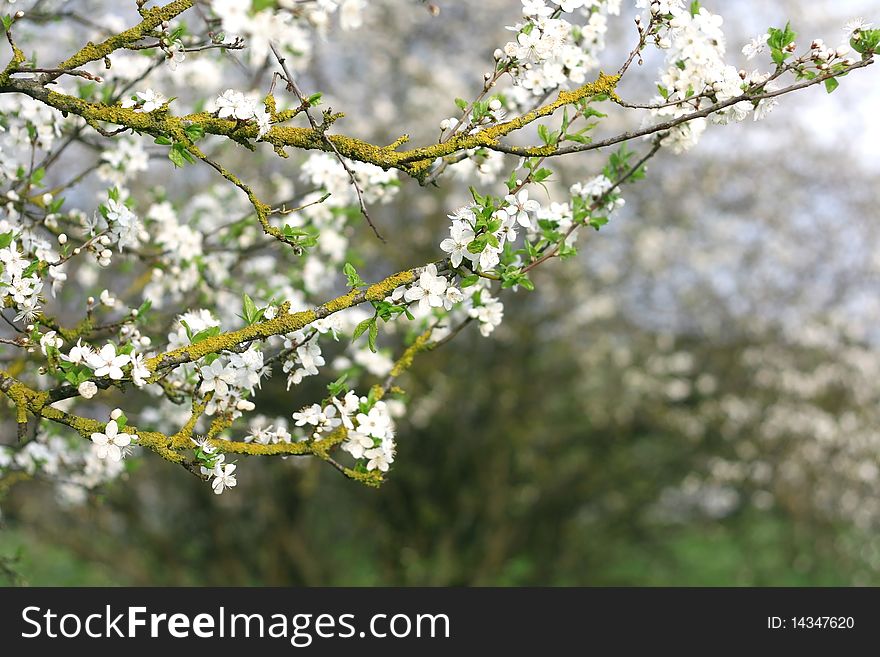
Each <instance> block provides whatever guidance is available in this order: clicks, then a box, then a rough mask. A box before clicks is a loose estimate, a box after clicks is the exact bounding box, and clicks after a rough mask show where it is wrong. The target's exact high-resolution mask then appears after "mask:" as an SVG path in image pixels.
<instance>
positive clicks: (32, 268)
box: [21, 260, 40, 278]
mask: <svg viewBox="0 0 880 657" xmlns="http://www.w3.org/2000/svg"><path fill="white" fill-rule="evenodd" d="M39 266H40V261H39V260H34V261H33V262H32V263H31V264H29V265H28V266H27V267H26V268H25V270H24V271H23V272H22V273H21V277H22V278H27V277H28V276H30V275H31V274H33V273H34V272H35V271H37V269H38V268H39Z"/></svg>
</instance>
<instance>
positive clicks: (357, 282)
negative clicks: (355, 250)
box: [342, 262, 366, 287]
mask: <svg viewBox="0 0 880 657" xmlns="http://www.w3.org/2000/svg"><path fill="white" fill-rule="evenodd" d="M342 273H343V274H345V278H346V279H347V281H348V287H360V286H361V285H366V282H365V281H364V279H362V278H361V277H360V275H359V274H358V273H357V270H356V269H355V268H354V265H353V264H351V263H350V262H346V263H345V266H343V268H342Z"/></svg>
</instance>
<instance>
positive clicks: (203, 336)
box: [190, 326, 220, 344]
mask: <svg viewBox="0 0 880 657" xmlns="http://www.w3.org/2000/svg"><path fill="white" fill-rule="evenodd" d="M217 335H220V327H219V326H209V327H208V328H206V329H204V330H202V331H199V332H198V333H196V334H195V335H194V336H192V337H191V338H190V342H192V343H193V344H198V343H199V342H202V341H203V340H207V339H208V338H213V337H214V336H217Z"/></svg>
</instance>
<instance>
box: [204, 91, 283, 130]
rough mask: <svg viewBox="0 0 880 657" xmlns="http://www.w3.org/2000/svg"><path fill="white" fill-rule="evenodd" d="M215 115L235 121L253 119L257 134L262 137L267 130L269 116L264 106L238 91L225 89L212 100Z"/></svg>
mask: <svg viewBox="0 0 880 657" xmlns="http://www.w3.org/2000/svg"><path fill="white" fill-rule="evenodd" d="M214 103H215V105H216V106H217V116H218V117H219V118H221V119H234V120H236V121H254V122H255V123H256V124H257V130H258V133H257V134H258V136H259V137H262V136H263V135H264V134H266V133H267V132H268V131H269V121H270V120H271V117H270V116H269V113H268V112H267V111H266V108H265V107H264V106H262V105H260V104H259V101H257V100H256V98H253V97H250V96H245V95H244V94H243V93H241V92H240V91H235V90H234V89H227V90H226V91H224V92H223V93H222V94H220V95H219V96H217V99H216V100H215V101H214Z"/></svg>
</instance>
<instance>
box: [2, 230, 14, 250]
mask: <svg viewBox="0 0 880 657" xmlns="http://www.w3.org/2000/svg"><path fill="white" fill-rule="evenodd" d="M10 244H12V231H11V230H10V231H8V232H5V233H0V249H5V248H6V247H7V246H9V245H10Z"/></svg>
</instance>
